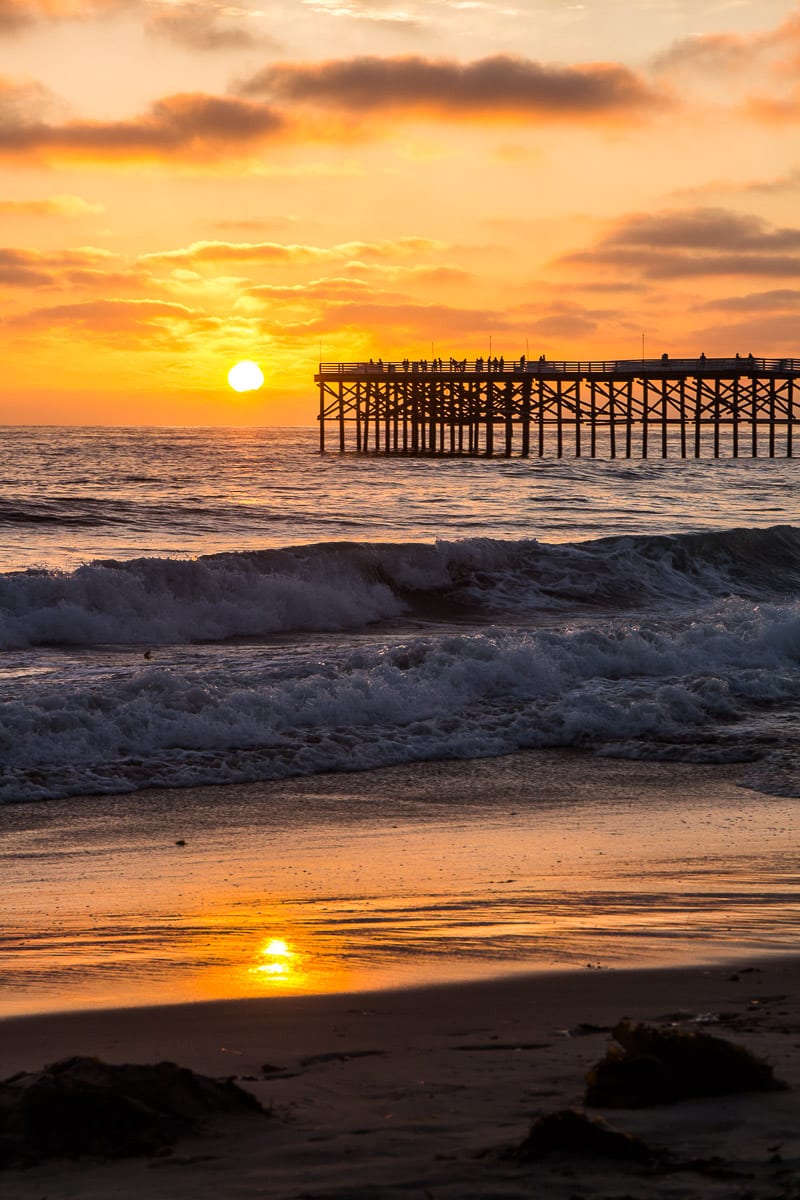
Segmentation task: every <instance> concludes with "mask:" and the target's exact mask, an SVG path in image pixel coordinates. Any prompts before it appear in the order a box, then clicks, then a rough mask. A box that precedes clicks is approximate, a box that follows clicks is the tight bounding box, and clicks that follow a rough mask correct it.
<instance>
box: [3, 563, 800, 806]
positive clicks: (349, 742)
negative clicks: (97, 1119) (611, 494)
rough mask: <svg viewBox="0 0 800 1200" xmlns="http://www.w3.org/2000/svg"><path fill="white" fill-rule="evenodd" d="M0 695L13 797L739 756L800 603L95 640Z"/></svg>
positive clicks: (791, 661) (778, 674)
mask: <svg viewBox="0 0 800 1200" xmlns="http://www.w3.org/2000/svg"><path fill="white" fill-rule="evenodd" d="M375 586H376V588H380V586H381V585H380V584H376V585H375ZM161 657H162V656H161V654H159V659H161ZM0 697H2V702H1V703H0V761H2V762H3V763H4V769H3V772H2V775H0V797H2V798H4V799H7V800H11V799H22V798H42V797H46V796H53V795H64V794H74V793H80V792H94V791H117V790H132V789H135V788H139V787H145V786H153V785H157V784H168V785H186V784H190V783H212V782H230V781H233V780H247V779H259V778H279V777H282V776H286V775H292V774H302V773H310V772H316V771H323V770H341V769H353V768H366V767H373V766H379V765H385V764H389V763H398V762H403V761H411V760H423V759H428V758H447V757H464V758H469V757H479V756H485V755H496V754H501V753H505V752H509V751H512V750H516V749H520V748H523V747H535V746H576V747H585V748H588V749H593V750H599V751H602V752H615V747H616V748H617V752H620V753H630V752H631V750H630V747H631V745H632V744H635V745H636V746H638V747H639V749H640V750H641V752H642V754H643V755H651V756H652V755H655V756H658V755H659V754H660V753H662V752H663V753H664V754H665V755H669V754H671V755H673V756H674V755H675V754H676V752H677V754H678V755H679V754H680V747H681V746H684V747H685V748H686V756H687V757H691V756H692V755H694V756H695V757H697V756H698V755H699V754H700V751H699V750H698V742H699V741H704V742H705V743H706V744H707V747H708V749H707V750H706V752H705V753H706V756H707V757H711V758H713V757H714V755H715V753H716V751H715V747H717V748H721V749H720V757H725V756H726V755H727V756H728V757H730V756H731V739H732V736H733V735H732V734H731V731H732V730H733V731H735V730H736V728H737V723H741V722H747V721H749V722H751V723H752V717H753V714H754V713H758V712H759V711H760V709H761V706H763V705H764V704H767V703H768V704H770V705H774V704H778V703H779V704H781V705H783V706H789V707H790V708H791V709H792V711H794V709H796V708H797V706H798V705H800V615H798V611H797V608H796V607H795V606H754V605H752V604H748V603H746V602H744V601H741V600H738V601H737V600H731V601H727V602H724V603H723V604H721V605H719V606H717V607H715V608H714V609H713V610H710V611H707V612H706V613H705V619H703V620H700V619H699V614H697V616H696V619H695V620H693V621H688V622H687V621H684V622H683V623H673V624H672V625H669V624H665V623H664V622H657V623H654V624H653V625H652V626H651V627H639V628H636V627H632V626H631V625H630V624H629V623H625V622H624V621H620V620H613V621H608V620H604V621H602V622H598V623H597V624H596V625H595V626H594V627H589V628H582V629H579V630H573V631H554V630H550V631H547V630H540V631H529V632H523V631H513V630H508V629H506V630H501V629H495V630H491V629H490V630H486V631H484V632H481V633H475V634H471V635H455V634H452V635H446V636H439V637H429V638H415V639H411V640H407V641H403V642H399V641H394V642H388V643H380V642H374V641H365V642H364V643H363V644H360V645H356V646H355V647H350V648H343V647H339V648H337V647H336V645H335V644H334V643H333V641H331V642H330V643H329V646H328V649H327V650H325V652H324V653H322V654H320V653H319V652H318V651H317V650H315V649H314V648H313V647H312V648H304V647H303V646H302V644H300V643H297V644H295V645H294V646H293V647H291V646H290V647H288V648H287V647H283V648H282V649H281V651H280V652H277V651H271V650H270V649H269V648H268V647H263V646H256V647H251V648H248V647H243V648H241V651H240V653H237V654H232V653H226V652H225V651H224V648H220V649H219V650H214V649H211V650H209V651H208V652H207V653H203V654H201V653H199V652H198V653H196V654H193V655H192V654H185V653H184V654H183V655H182V654H181V653H180V652H178V651H174V652H169V653H165V654H164V655H163V661H157V662H154V663H146V662H143V661H142V660H141V658H137V659H136V660H134V661H129V660H122V659H119V660H117V661H115V662H114V663H113V664H112V665H110V666H105V665H103V661H102V655H101V654H98V655H97V656H95V657H94V658H92V659H91V661H89V662H87V663H85V664H84V665H83V666H80V665H79V666H78V667H75V666H74V665H71V666H70V667H69V669H68V670H67V669H66V668H65V670H64V672H63V673H59V671H58V670H56V669H54V672H53V675H52V676H49V677H48V676H45V677H34V678H32V679H31V680H29V682H28V683H27V684H26V686H25V689H24V694H21V693H20V689H19V687H18V686H17V685H16V684H14V685H12V684H8V685H6V688H5V691H4V692H0ZM741 741H742V745H741V757H746V756H747V753H748V750H747V746H746V744H745V743H746V739H744V738H743V739H741ZM676 748H677V751H676Z"/></svg>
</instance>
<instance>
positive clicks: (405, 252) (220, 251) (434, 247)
mask: <svg viewBox="0 0 800 1200" xmlns="http://www.w3.org/2000/svg"><path fill="white" fill-rule="evenodd" d="M446 248H447V243H446V242H439V241H435V240H434V239H431V238H420V237H404V238H398V239H397V240H396V241H378V242H341V243H339V244H338V245H335V246H330V247H322V246H308V245H298V244H294V243H291V244H288V245H286V244H284V243H283V242H221V241H220V242H210V241H203V242H193V243H192V244H191V245H190V246H186V247H184V248H182V249H178V250H162V251H160V252H157V253H153V254H145V255H143V256H142V259H141V261H142V262H161V263H180V264H184V265H185V264H187V263H188V264H191V265H193V266H200V265H202V264H206V263H209V264H216V263H228V262H249V263H256V264H259V263H263V264H272V263H306V262H316V261H324V260H332V259H349V258H352V257H353V256H354V255H359V256H361V257H365V258H366V257H373V258H390V259H391V258H398V257H408V256H409V255H413V254H420V253H431V252H432V251H438V250H443V249H446Z"/></svg>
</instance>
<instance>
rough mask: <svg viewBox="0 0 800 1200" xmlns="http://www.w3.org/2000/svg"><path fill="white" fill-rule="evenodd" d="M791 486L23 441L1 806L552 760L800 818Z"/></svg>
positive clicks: (799, 518)
mask: <svg viewBox="0 0 800 1200" xmlns="http://www.w3.org/2000/svg"><path fill="white" fill-rule="evenodd" d="M799 470H800V468H798V465H797V463H796V461H794V460H786V459H774V460H768V459H763V458H760V459H756V460H753V459H739V460H736V461H734V460H729V459H728V460H724V459H723V460H718V461H714V460H712V459H709V458H705V459H701V460H700V461H679V460H675V459H667V460H666V461H662V460H650V461H647V462H643V461H640V460H631V461H625V460H619V459H618V460H616V461H614V462H610V461H601V460H596V461H592V460H589V459H585V458H584V459H581V460H575V459H564V460H561V461H556V460H553V459H542V460H538V459H530V460H520V459H512V460H505V461H504V460H499V459H498V460H493V461H485V460H463V461H458V460H443V459H439V460H437V459H433V460H425V459H405V460H404V459H402V458H389V459H386V458H383V457H381V456H379V455H376V456H371V457H363V458H362V457H357V456H355V455H346V456H340V455H338V454H337V453H332V454H327V455H325V456H320V455H319V454H318V453H317V444H316V431H315V430H313V429H289V430H284V429H254V430H224V429H223V430H193V429H55V428H30V429H16V428H5V429H2V430H0V478H2V480H3V486H2V491H1V492H0V526H2V533H3V536H2V540H1V541H0V571H1V572H2V573H0V650H2V658H1V659H0V801H2V802H5V803H9V802H20V801H47V800H53V799H58V798H64V797H70V796H86V795H108V794H117V793H126V792H127V793H135V792H138V791H141V790H142V789H147V788H152V787H166V788H173V787H186V786H189V785H204V784H229V783H234V782H252V781H258V780H274V779H285V778H290V777H294V776H304V775H313V774H315V773H319V772H330V771H343V770H353V769H359V770H360V769H370V768H377V767H386V766H390V765H392V764H401V763H412V762H424V761H432V760H453V759H471V758H473V759H474V758H481V757H491V756H497V755H502V754H508V753H512V752H514V751H518V750H524V749H531V748H570V749H577V750H580V751H581V752H582V753H584V754H585V755H586V756H587V759H588V758H589V757H591V756H610V757H617V758H628V759H642V760H659V761H664V760H667V761H682V762H696V763H739V764H741V781H742V783H744V784H745V785H746V786H749V787H751V788H755V789H760V790H762V791H763V792H765V793H772V794H776V795H783V796H796V795H800V720H799V718H800V606H799V603H798V601H799V600H800V493H799V492H798V478H799V477H798V471H799Z"/></svg>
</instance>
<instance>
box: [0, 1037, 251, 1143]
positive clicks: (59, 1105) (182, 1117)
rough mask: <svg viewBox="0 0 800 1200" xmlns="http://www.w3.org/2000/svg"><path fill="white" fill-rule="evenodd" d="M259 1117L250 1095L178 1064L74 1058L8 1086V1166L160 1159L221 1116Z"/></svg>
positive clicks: (0, 1129) (1, 1101) (1, 1123)
mask: <svg viewBox="0 0 800 1200" xmlns="http://www.w3.org/2000/svg"><path fill="white" fill-rule="evenodd" d="M253 1111H259V1112H261V1111H263V1110H262V1109H261V1105H260V1104H259V1102H258V1100H256V1098H255V1096H253V1095H252V1094H251V1093H250V1092H246V1091H244V1090H243V1089H242V1088H239V1087H237V1086H236V1084H235V1083H233V1082H231V1081H230V1080H224V1081H220V1080H216V1079H210V1078H208V1077H207V1076H205V1075H197V1074H195V1073H194V1072H193V1071H190V1070H188V1069H187V1068H186V1067H178V1066H176V1065H175V1064H174V1063H169V1062H162V1063H157V1064H156V1065H154V1066H143V1065H138V1064H123V1065H119V1066H114V1065H111V1064H109V1063H105V1062H101V1060H100V1059H98V1058H80V1057H76V1058H66V1059H62V1060H61V1061H60V1062H57V1063H53V1064H52V1065H50V1066H47V1067H45V1068H44V1069H43V1070H41V1071H35V1072H30V1073H28V1072H23V1073H20V1074H18V1075H14V1076H12V1077H11V1078H10V1079H6V1080H5V1081H4V1082H2V1083H0V1166H14V1165H20V1164H25V1163H30V1162H35V1161H37V1160H38V1159H41V1158H51V1157H52V1158H63V1157H69V1158H74V1157H78V1156H79V1155H83V1154H90V1155H100V1156H103V1157H117V1156H121V1155H130V1154H154V1153H156V1152H157V1151H159V1150H161V1149H163V1148H164V1147H165V1146H169V1145H171V1144H172V1143H173V1142H174V1141H176V1139H177V1138H179V1137H180V1136H181V1135H183V1134H186V1133H191V1132H194V1131H196V1130H197V1129H198V1128H200V1127H201V1123H202V1121H203V1118H205V1117H208V1116H210V1115H212V1114H214V1113H235V1112H253Z"/></svg>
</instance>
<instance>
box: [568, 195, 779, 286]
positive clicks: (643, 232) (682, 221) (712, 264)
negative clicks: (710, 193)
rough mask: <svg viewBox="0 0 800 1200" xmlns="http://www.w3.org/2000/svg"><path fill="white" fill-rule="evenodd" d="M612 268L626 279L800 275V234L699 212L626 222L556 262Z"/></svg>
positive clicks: (723, 213) (740, 216) (746, 217)
mask: <svg viewBox="0 0 800 1200" xmlns="http://www.w3.org/2000/svg"><path fill="white" fill-rule="evenodd" d="M559 261H560V262H561V263H562V264H565V265H568V266H579V267H582V268H585V267H587V266H588V267H592V266H595V267H600V268H611V269H613V270H615V271H623V272H625V275H626V277H628V278H630V277H631V276H633V277H635V276H637V275H638V276H640V277H644V278H648V279H670V278H681V277H691V276H700V275H708V276H714V275H762V276H775V277H778V278H791V277H793V276H795V277H796V276H800V229H794V228H771V227H770V226H768V225H767V223H766V222H765V221H763V220H761V219H760V218H759V217H755V216H752V215H750V214H747V213H737V212H731V211H729V210H727V209H720V208H699V209H688V210H683V211H679V212H676V211H669V212H664V213H653V214H634V215H632V216H630V217H626V218H625V219H624V220H623V221H621V222H620V223H619V224H618V225H617V227H616V228H615V229H613V230H612V231H611V232H610V233H609V234H607V235H606V236H605V237H604V238H602V239H601V240H600V241H599V242H598V243H597V245H596V246H595V247H594V248H591V249H587V250H581V251H577V252H575V253H572V254H568V255H565V256H563V257H562V258H561V259H560V260H559Z"/></svg>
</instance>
